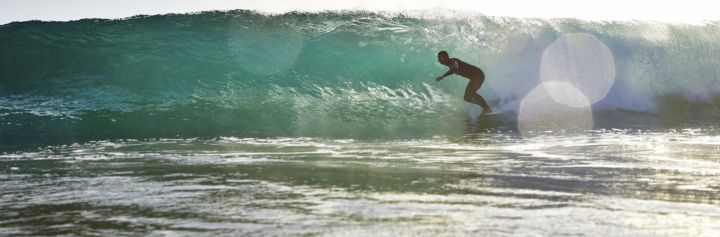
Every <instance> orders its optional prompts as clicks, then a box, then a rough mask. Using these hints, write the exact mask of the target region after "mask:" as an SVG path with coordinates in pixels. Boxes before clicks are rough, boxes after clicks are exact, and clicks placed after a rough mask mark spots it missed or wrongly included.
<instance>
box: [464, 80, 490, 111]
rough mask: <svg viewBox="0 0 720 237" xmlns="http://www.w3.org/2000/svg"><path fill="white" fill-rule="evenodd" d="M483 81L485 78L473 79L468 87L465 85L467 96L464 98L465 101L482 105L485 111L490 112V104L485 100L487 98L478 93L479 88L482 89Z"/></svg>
mask: <svg viewBox="0 0 720 237" xmlns="http://www.w3.org/2000/svg"><path fill="white" fill-rule="evenodd" d="M483 81H484V80H482V79H471V80H470V82H468V84H467V87H465V96H464V97H463V99H465V101H467V102H470V103H473V104H476V105H479V106H480V107H482V108H483V113H490V112H492V110H491V109H490V106H488V104H487V102H485V99H484V98H483V97H482V96H480V95H479V94H478V93H477V90H478V89H480V86H482V83H483Z"/></svg>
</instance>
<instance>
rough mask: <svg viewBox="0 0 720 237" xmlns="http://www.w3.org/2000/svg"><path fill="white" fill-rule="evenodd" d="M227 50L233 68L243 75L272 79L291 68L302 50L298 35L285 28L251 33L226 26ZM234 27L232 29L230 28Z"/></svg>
mask: <svg viewBox="0 0 720 237" xmlns="http://www.w3.org/2000/svg"><path fill="white" fill-rule="evenodd" d="M230 25H231V26H230V27H231V29H230V35H229V36H228V41H227V42H228V46H229V49H230V53H231V55H232V56H233V60H235V64H236V65H238V66H239V67H240V68H242V69H243V70H245V71H247V72H251V73H255V74H259V75H274V74H277V73H280V72H282V71H285V70H287V69H288V68H290V67H292V66H293V65H294V64H295V61H297V58H298V56H299V55H300V52H301V51H302V48H303V39H302V37H301V36H300V34H297V33H294V31H292V30H290V29H287V28H282V27H280V28H278V29H272V28H263V29H253V28H248V27H242V26H241V25H240V24H239V23H238V24H237V25H236V24H230ZM233 25H235V26H236V27H233Z"/></svg>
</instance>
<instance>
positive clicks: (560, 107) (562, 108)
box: [518, 82, 593, 137]
mask: <svg viewBox="0 0 720 237" xmlns="http://www.w3.org/2000/svg"><path fill="white" fill-rule="evenodd" d="M557 97H560V98H561V99H560V100H558V99H556V98H557ZM592 127H593V117H592V111H591V109H590V102H589V101H588V99H587V98H586V97H585V95H583V93H582V92H580V91H579V90H578V89H576V88H575V87H574V86H573V85H571V84H570V83H565V82H548V83H542V84H540V85H538V86H537V87H535V88H534V89H533V90H532V91H530V93H528V95H527V96H525V98H523V100H522V101H521V102H520V109H519V112H518V128H519V130H520V133H521V134H522V135H523V136H525V137H531V136H536V135H564V134H577V133H584V132H585V131H587V130H590V129H592Z"/></svg>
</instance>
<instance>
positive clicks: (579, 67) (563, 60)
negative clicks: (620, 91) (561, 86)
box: [540, 33, 615, 104]
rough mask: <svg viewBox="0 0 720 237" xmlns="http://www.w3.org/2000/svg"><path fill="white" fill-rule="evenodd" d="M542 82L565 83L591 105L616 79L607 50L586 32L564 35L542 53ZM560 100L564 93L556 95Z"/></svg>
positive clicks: (613, 65) (601, 96)
mask: <svg viewBox="0 0 720 237" xmlns="http://www.w3.org/2000/svg"><path fill="white" fill-rule="evenodd" d="M540 80H541V82H566V83H570V84H571V85H572V86H574V87H575V88H577V89H578V90H580V92H582V93H583V94H584V95H585V96H586V97H587V99H588V100H589V101H590V103H591V104H593V103H595V102H598V101H600V100H601V99H602V98H604V97H605V95H607V93H608V91H610V87H612V85H613V82H614V80H615V60H614V59H613V54H612V52H611V51H610V49H609V48H608V47H607V46H606V45H605V44H604V43H603V42H602V41H600V40H598V39H597V38H595V36H593V35H591V34H587V33H571V34H564V35H562V36H561V37H560V38H558V39H557V40H555V42H553V43H552V44H550V46H548V47H547V48H546V49H545V51H544V52H543V57H542V62H541V67H540ZM552 96H553V97H556V98H557V99H559V100H565V99H563V96H564V95H555V94H552Z"/></svg>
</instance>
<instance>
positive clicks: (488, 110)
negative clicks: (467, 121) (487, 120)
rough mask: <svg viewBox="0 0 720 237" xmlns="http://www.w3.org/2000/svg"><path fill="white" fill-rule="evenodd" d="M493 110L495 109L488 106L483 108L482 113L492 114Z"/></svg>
mask: <svg viewBox="0 0 720 237" xmlns="http://www.w3.org/2000/svg"><path fill="white" fill-rule="evenodd" d="M492 112H493V111H492V109H491V108H487V109H483V112H482V114H490V113H492Z"/></svg>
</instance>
